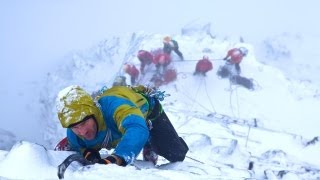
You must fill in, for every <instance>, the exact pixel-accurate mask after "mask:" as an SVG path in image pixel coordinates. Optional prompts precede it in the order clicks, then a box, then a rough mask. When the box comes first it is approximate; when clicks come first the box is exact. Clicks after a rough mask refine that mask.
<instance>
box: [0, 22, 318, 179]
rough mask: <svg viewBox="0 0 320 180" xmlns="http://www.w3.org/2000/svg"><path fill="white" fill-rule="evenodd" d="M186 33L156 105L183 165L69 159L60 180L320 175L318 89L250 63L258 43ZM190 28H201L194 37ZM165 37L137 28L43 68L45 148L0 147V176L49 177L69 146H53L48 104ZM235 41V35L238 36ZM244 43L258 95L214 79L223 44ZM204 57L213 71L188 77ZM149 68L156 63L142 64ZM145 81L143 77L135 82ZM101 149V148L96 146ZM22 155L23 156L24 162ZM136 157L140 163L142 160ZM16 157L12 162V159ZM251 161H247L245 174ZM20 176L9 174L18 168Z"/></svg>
mask: <svg viewBox="0 0 320 180" xmlns="http://www.w3.org/2000/svg"><path fill="white" fill-rule="evenodd" d="M208 27H210V26H204V28H200V29H195V28H192V27H190V29H191V30H190V31H188V28H185V29H184V34H181V35H175V36H173V37H174V39H176V40H177V41H178V42H179V46H180V49H181V51H182V52H183V54H184V57H185V59H186V60H185V61H183V62H181V61H179V60H178V58H177V56H176V55H175V54H173V58H174V60H175V61H174V62H173V63H172V65H171V66H172V67H174V68H176V69H177V71H178V79H177V80H176V81H175V82H173V83H170V84H168V85H165V86H162V87H161V89H162V90H165V91H166V92H167V93H169V94H171V96H170V97H167V98H166V99H165V101H164V102H163V105H164V109H165V111H166V112H167V114H168V116H169V118H170V119H171V121H172V123H173V125H174V126H175V127H176V129H177V131H178V133H179V134H180V135H181V136H182V137H183V138H184V139H185V140H186V142H187V144H188V145H189V147H190V151H189V152H188V154H187V158H186V160H185V161H184V162H179V163H174V164H169V165H165V164H166V163H167V161H166V160H165V159H160V163H159V164H164V165H160V166H158V167H152V166H151V165H150V164H148V163H143V162H141V161H138V162H136V164H135V165H134V166H128V167H125V168H123V167H118V166H115V165H108V166H104V165H91V166H89V167H81V166H80V165H78V164H76V163H74V164H72V166H71V167H69V169H68V170H67V171H66V174H65V177H66V178H67V179H79V178H81V179H105V178H114V179H116V178H117V179H119V178H120V179H129V178H130V179H141V178H145V179H180V178H181V179H182V178H183V179H199V178H203V179H216V178H221V179H243V178H257V179H263V178H266V177H268V178H271V177H272V176H273V177H277V178H282V179H317V178H320V161H319V159H318V158H316V157H319V155H320V152H319V151H318V149H319V143H318V142H317V141H316V140H315V141H314V143H311V142H312V141H311V140H312V139H313V138H315V137H318V136H319V134H318V128H317V127H318V126H317V125H318V124H319V123H318V122H317V117H318V116H319V111H317V109H316V108H317V107H320V101H319V96H318V95H317V92H318V87H317V86H316V85H315V84H314V83H313V82H312V81H310V83H305V82H301V80H300V79H297V78H290V79H289V78H288V77H287V74H285V73H283V71H282V70H281V69H278V68H277V67H273V66H269V65H267V64H265V63H261V62H259V61H257V60H256V51H255V47H253V46H252V45H251V44H247V43H242V42H239V41H238V40H235V41H230V40H225V39H224V38H223V39H220V38H219V37H215V38H213V36H212V35H210V34H208V33H207V32H208V31H207V29H206V28H208ZM196 31H200V32H198V33H196ZM163 36H164V34H148V33H144V32H139V33H133V34H126V35H125V36H122V37H112V38H109V39H106V40H104V41H101V42H100V43H99V44H98V45H96V46H94V47H92V48H90V49H88V50H87V51H82V52H77V53H73V54H70V55H69V56H68V57H67V58H66V61H65V62H64V63H63V64H61V65H60V66H59V67H58V68H57V69H56V70H53V72H52V73H50V74H48V76H47V79H46V81H45V83H44V84H43V90H42V92H41V97H40V102H41V103H42V106H41V107H42V109H41V119H43V120H44V121H43V122H42V123H43V124H42V127H46V128H44V129H43V131H42V134H43V137H44V139H45V140H46V142H47V143H48V145H46V148H47V149H46V148H44V147H43V146H41V145H37V144H34V143H32V142H26V141H22V142H17V143H16V144H15V146H13V147H12V149H11V150H9V151H8V150H7V149H6V150H4V151H0V177H4V178H13V179H33V178H34V179H35V178H36V179H52V178H56V177H57V176H56V171H57V169H56V167H57V165H58V164H59V163H61V162H62V161H63V159H64V158H66V157H67V156H68V155H70V152H55V151H52V149H53V147H54V146H55V144H56V143H57V142H58V141H59V140H60V139H62V138H63V137H64V136H65V130H64V129H62V128H61V126H60V124H59V122H58V118H57V115H56V109H55V105H56V104H55V99H56V96H57V94H58V92H59V91H60V90H61V89H62V88H64V87H66V86H69V85H72V84H77V85H80V86H82V87H83V88H85V89H86V90H88V91H89V92H94V91H96V90H99V89H100V88H101V87H102V86H107V87H110V86H111V84H112V81H113V79H114V77H115V76H116V75H119V74H122V73H123V72H122V71H121V67H122V64H123V63H125V62H131V63H134V64H136V65H137V66H139V61H138V59H137V58H136V56H135V55H136V53H137V51H138V50H139V49H145V50H153V49H157V48H160V47H162V37H163ZM235 39H236V38H235ZM240 46H245V47H247V48H248V49H249V55H248V57H246V58H245V59H244V60H243V63H241V67H242V75H243V76H245V77H248V78H253V79H254V81H255V84H256V87H257V88H256V90H255V91H249V90H247V89H244V88H242V87H239V86H235V85H230V83H229V81H228V80H227V79H219V78H218V77H217V76H216V72H217V69H218V68H219V66H220V65H223V64H224V62H223V61H221V58H223V57H224V56H225V54H226V52H227V50H228V49H230V48H232V47H240ZM203 55H208V56H209V57H210V59H213V64H214V68H213V70H212V71H210V72H209V73H208V74H207V76H206V77H198V76H193V75H192V73H193V71H194V68H195V64H196V60H198V59H201V58H202V56H203ZM147 69H148V72H147V73H148V74H152V73H153V71H154V67H152V66H150V67H147ZM140 82H141V83H142V84H149V83H150V82H148V81H146V80H144V79H143V78H142V79H141V81H140ZM102 153H107V152H105V151H104V152H102ZM21 159H23V161H21ZM138 159H141V157H140V156H139V157H138ZM17 162H19V163H17ZM249 164H251V165H253V167H252V168H250V169H251V170H248V167H249ZM17 171H18V172H19V173H15V172H17Z"/></svg>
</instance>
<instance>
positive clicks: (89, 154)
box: [83, 148, 101, 163]
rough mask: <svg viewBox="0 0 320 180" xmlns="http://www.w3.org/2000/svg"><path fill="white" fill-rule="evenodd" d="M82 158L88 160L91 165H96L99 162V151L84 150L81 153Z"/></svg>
mask: <svg viewBox="0 0 320 180" xmlns="http://www.w3.org/2000/svg"><path fill="white" fill-rule="evenodd" d="M83 157H84V158H85V159H86V160H88V161H91V162H93V163H97V162H99V160H101V156H100V153H99V151H97V150H95V149H90V148H89V149H86V150H85V151H84V153H83Z"/></svg>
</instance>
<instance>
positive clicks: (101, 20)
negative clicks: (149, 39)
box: [0, 0, 320, 129]
mask: <svg viewBox="0 0 320 180" xmlns="http://www.w3.org/2000/svg"><path fill="white" fill-rule="evenodd" d="M124 4H126V5H124ZM319 7H320V6H319V2H318V1H316V0H313V1H303V2H302V1H290V0H281V1H277V0H265V1H256V0H242V1H237V0H224V1H219V0H197V1H185V0H159V1H155V0H153V1H150V0H149V1H147V0H135V1H127V0H126V1H125V0H118V1H111V0H90V1H84V0H68V1H65V0H47V1H43V0H29V1H25V0H19V1H18V0H1V1H0V64H1V65H0V75H1V76H0V81H1V87H0V96H1V99H2V100H3V101H4V102H6V105H2V108H0V109H1V110H0V111H1V112H0V113H1V114H2V115H4V116H3V117H2V118H0V119H1V120H0V122H3V121H4V122H10V121H12V120H16V119H19V118H21V115H23V117H24V118H23V120H24V121H28V119H30V118H33V115H30V114H32V112H28V113H26V112H25V111H24V110H23V109H25V108H26V107H25V106H26V102H27V101H31V100H32V99H31V96H33V94H28V93H27V92H28V89H29V90H30V89H32V88H37V87H36V86H37V82H38V81H39V79H40V78H44V77H45V75H46V73H47V72H49V71H51V70H50V69H52V67H54V65H55V64H58V63H61V62H60V61H61V59H62V57H63V56H64V55H66V54H67V53H68V52H70V51H71V50H82V49H86V48H89V47H90V46H92V45H94V44H96V43H98V42H99V41H101V40H103V39H104V38H108V37H110V36H112V35H117V34H123V33H132V32H136V31H145V32H150V33H161V34H172V35H174V34H179V33H180V30H181V28H182V27H183V26H185V25H187V24H188V23H190V22H192V21H194V20H197V19H201V20H202V21H208V22H211V23H212V29H211V30H212V31H213V33H218V34H226V35H238V34H241V35H243V36H244V37H247V38H249V39H250V38H251V39H256V38H262V37H263V36H266V35H272V34H277V33H281V32H302V33H309V34H314V35H317V36H319V33H320V30H319V25H318V23H317V22H318V21H316V18H317V17H320V12H319V10H318V8H319ZM35 96H36V95H35ZM10 102H11V103H10ZM6 126H7V125H6V124H5V125H4V129H6V128H5V127H6ZM20 126H21V125H20ZM8 129H14V128H12V127H11V128H8Z"/></svg>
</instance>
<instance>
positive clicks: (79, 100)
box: [58, 86, 156, 164]
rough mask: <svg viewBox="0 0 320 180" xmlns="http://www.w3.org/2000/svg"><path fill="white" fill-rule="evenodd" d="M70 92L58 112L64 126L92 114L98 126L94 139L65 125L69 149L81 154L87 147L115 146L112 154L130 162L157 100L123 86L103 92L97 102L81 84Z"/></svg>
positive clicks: (141, 142) (145, 133)
mask: <svg viewBox="0 0 320 180" xmlns="http://www.w3.org/2000/svg"><path fill="white" fill-rule="evenodd" d="M70 92H72V91H70ZM70 92H69V94H67V95H65V96H66V97H65V98H64V100H65V102H64V106H63V108H64V109H63V108H62V109H61V110H60V111H59V113H58V115H59V119H60V121H61V124H62V125H63V126H64V127H67V126H68V125H69V124H72V123H76V122H79V121H81V120H82V119H83V118H84V117H85V116H88V115H92V114H93V115H94V116H95V118H96V121H97V125H98V131H97V135H96V137H95V139H93V140H86V139H83V138H80V137H78V136H77V135H76V134H75V133H73V131H72V130H71V129H70V128H68V129H67V138H68V141H69V143H70V145H71V147H72V149H74V150H76V151H79V152H81V153H83V152H84V150H85V149H86V148H93V149H96V150H100V149H101V148H108V149H110V148H115V149H114V151H113V154H115V155H117V156H119V157H121V158H122V159H123V160H124V161H125V162H126V164H130V163H131V162H132V161H133V160H134V159H135V157H136V156H137V155H138V154H139V152H140V151H141V150H142V148H143V146H144V145H145V143H146V142H147V140H148V137H149V129H148V127H147V123H146V119H147V117H148V115H150V114H151V112H152V109H153V106H154V104H155V101H156V100H155V99H153V98H148V97H145V96H144V95H143V93H140V91H139V89H138V91H137V89H133V88H131V87H125V86H115V87H112V88H110V89H108V90H106V91H104V92H103V93H102V94H101V95H100V96H98V97H97V98H96V100H97V101H96V103H97V104H95V102H94V101H93V99H92V98H91V97H88V96H90V95H89V94H87V93H85V92H84V90H82V89H81V88H80V87H74V88H73V93H70ZM68 96H69V97H68ZM78 96H79V97H78ZM71 97H72V98H71ZM90 98H91V99H90ZM70 99H72V100H70ZM70 117H71V118H70ZM63 120H64V121H63ZM63 123H65V124H63Z"/></svg>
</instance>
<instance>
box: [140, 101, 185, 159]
mask: <svg viewBox="0 0 320 180" xmlns="http://www.w3.org/2000/svg"><path fill="white" fill-rule="evenodd" d="M159 108H161V105H160V103H159V102H157V103H156V106H155V109H154V111H158V112H159V110H160V109H159ZM152 114H153V113H152ZM146 145H147V146H148V145H149V146H151V148H152V149H153V151H155V152H156V153H157V154H158V155H160V156H163V157H164V158H166V159H167V160H168V161H170V162H176V161H183V160H184V158H185V157H186V154H187V152H188V150H189V148H188V145H187V144H186V143H185V141H184V140H183V139H182V138H181V137H179V135H178V133H177V132H176V130H175V129H174V127H173V126H172V124H171V122H170V120H169V118H168V116H167V115H166V113H165V112H161V113H160V114H158V115H157V117H156V118H155V119H154V120H152V129H151V130H150V137H149V141H148V143H147V144H146Z"/></svg>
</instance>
